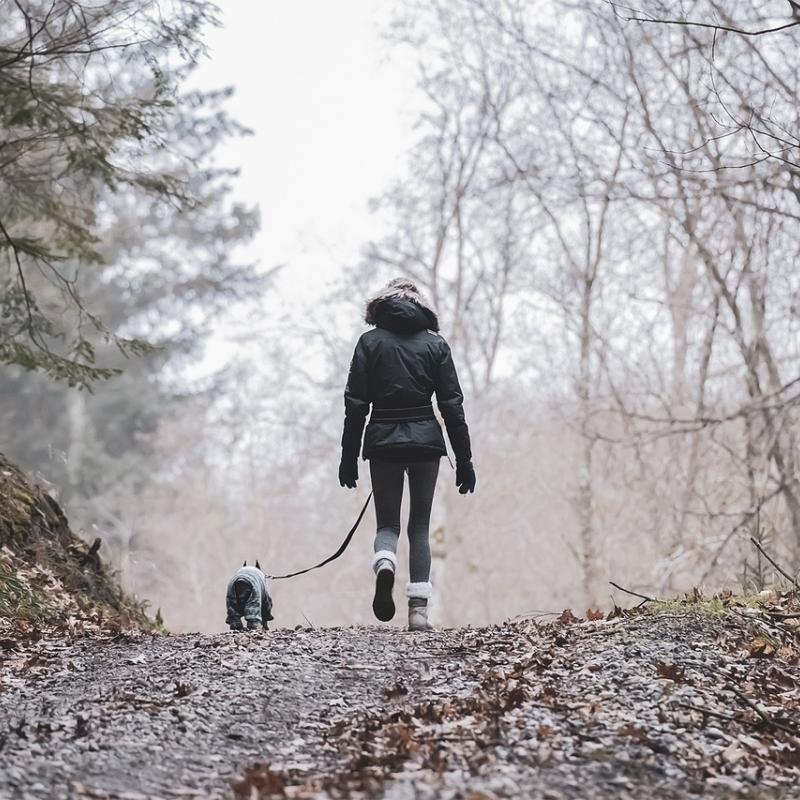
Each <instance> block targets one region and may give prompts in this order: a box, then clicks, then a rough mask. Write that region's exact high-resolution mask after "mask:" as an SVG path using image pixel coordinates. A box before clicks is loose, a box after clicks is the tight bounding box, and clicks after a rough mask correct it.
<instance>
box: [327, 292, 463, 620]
mask: <svg viewBox="0 0 800 800" xmlns="http://www.w3.org/2000/svg"><path fill="white" fill-rule="evenodd" d="M364 320H365V322H367V324H369V325H373V326H375V327H374V328H373V329H372V330H369V331H367V332H366V333H364V334H363V335H362V336H361V338H360V339H359V340H358V344H357V345H356V350H355V353H354V354H353V360H352V362H351V364H350V375H349V377H348V379H347V387H346V388H345V391H344V433H343V434H342V461H341V464H340V465H339V483H340V484H341V485H342V486H347V487H349V488H351V489H353V488H355V485H356V481H357V480H358V451H359V449H360V447H361V434H362V432H363V431H364V422H365V420H366V418H367V414H368V412H369V409H370V405H371V406H372V415H371V416H370V420H369V424H368V425H367V430H366V433H365V434H364V452H363V456H364V458H365V459H369V471H370V477H371V478H372V491H373V493H374V499H375V516H376V518H377V523H378V531H377V534H376V536H375V548H374V550H375V555H374V558H373V561H372V565H373V569H374V571H375V576H376V578H375V599H374V600H373V602H372V610H373V611H374V612H375V616H376V617H377V618H378V619H379V620H381V621H382V622H387V621H388V620H390V619H392V617H393V616H394V601H393V600H392V589H393V587H394V573H395V567H396V566H397V558H396V553H397V542H398V539H399V537H400V503H401V500H402V498H403V483H404V480H405V473H406V472H407V473H408V487H409V492H410V505H411V507H410V513H409V518H408V544H409V572H410V575H409V578H410V580H409V583H408V585H407V588H406V594H407V596H408V628H409V630H412V631H420V630H431V629H432V628H431V625H430V623H429V622H428V599H429V598H430V596H431V589H432V587H431V583H430V576H431V547H430V542H429V541H428V529H429V525H430V518H431V507H432V505H433V493H434V490H435V488H436V476H437V474H438V472H439V459H440V458H441V457H442V456H444V455H447V448H446V447H445V443H444V437H443V436H442V429H441V427H440V426H439V423H438V421H437V419H436V417H435V415H434V413H433V406H432V405H431V396H432V395H433V394H434V393H435V394H436V402H437V404H438V406H439V411H440V412H441V414H442V417H443V419H444V423H445V426H446V427H447V435H448V436H449V438H450V443H451V445H452V447H453V450H454V451H455V456H456V486H458V487H459V491H460V493H461V494H466V493H467V492H473V491H474V490H475V470H474V469H473V467H472V453H471V450H470V441H469V429H468V428H467V423H466V420H465V419H464V407H463V400H464V398H463V396H462V394H461V387H460V386H459V383H458V376H457V375H456V368H455V365H454V364H453V357H452V355H451V353H450V347H449V346H448V344H447V342H446V341H445V340H444V339H443V338H442V337H441V336H440V335H439V333H438V331H439V320H438V319H437V317H436V313H435V312H434V310H433V309H432V308H431V306H430V304H429V303H427V302H426V301H425V300H424V298H423V297H422V295H421V294H420V292H419V290H418V289H417V287H416V286H415V285H414V283H412V282H411V281H410V280H407V279H406V278H395V279H394V280H393V281H390V282H389V283H388V284H387V285H386V286H385V287H384V288H383V289H382V290H381V291H380V292H379V293H378V294H377V295H375V297H373V298H372V299H371V300H369V301H368V302H367V308H366V314H365V317H364Z"/></svg>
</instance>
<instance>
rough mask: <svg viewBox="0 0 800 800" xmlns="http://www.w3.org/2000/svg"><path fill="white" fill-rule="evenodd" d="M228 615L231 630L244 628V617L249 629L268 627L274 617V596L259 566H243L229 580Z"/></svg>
mask: <svg viewBox="0 0 800 800" xmlns="http://www.w3.org/2000/svg"><path fill="white" fill-rule="evenodd" d="M225 605H226V606H227V611H228V616H227V617H226V619H225V622H226V624H228V625H229V626H230V627H231V630H242V617H244V618H245V620H247V627H248V628H249V629H251V630H252V629H255V628H260V627H261V626H262V625H263V626H264V627H265V628H266V627H267V622H269V621H270V620H271V619H272V598H271V597H270V595H269V588H268V587H267V579H266V576H265V575H264V573H263V572H262V571H261V570H260V569H258V568H257V567H241V568H240V569H238V570H237V571H236V572H235V573H234V575H233V577H232V578H231V579H230V580H229V581H228V590H227V592H226V594H225Z"/></svg>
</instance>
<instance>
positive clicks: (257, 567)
mask: <svg viewBox="0 0 800 800" xmlns="http://www.w3.org/2000/svg"><path fill="white" fill-rule="evenodd" d="M256 569H261V564H259V563H258V559H256Z"/></svg>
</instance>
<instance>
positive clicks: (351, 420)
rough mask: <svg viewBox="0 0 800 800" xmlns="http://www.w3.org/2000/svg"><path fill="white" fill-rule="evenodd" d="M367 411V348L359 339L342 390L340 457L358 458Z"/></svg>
mask: <svg viewBox="0 0 800 800" xmlns="http://www.w3.org/2000/svg"><path fill="white" fill-rule="evenodd" d="M368 413H369V379H368V375H367V350H366V347H365V346H364V340H363V338H362V339H359V340H358V344H357V345H356V349H355V352H354V353H353V360H352V361H351V362H350V374H349V375H348V376H347V386H346V387H345V390H344V431H343V432H342V458H343V459H345V458H348V459H358V452H359V450H360V449H361V434H362V433H363V432H364V422H365V421H366V419H367V414H368Z"/></svg>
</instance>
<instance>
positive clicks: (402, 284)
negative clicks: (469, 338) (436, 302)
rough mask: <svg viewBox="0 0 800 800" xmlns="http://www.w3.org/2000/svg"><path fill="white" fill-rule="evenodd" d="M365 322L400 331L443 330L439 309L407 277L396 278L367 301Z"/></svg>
mask: <svg viewBox="0 0 800 800" xmlns="http://www.w3.org/2000/svg"><path fill="white" fill-rule="evenodd" d="M364 321H365V322H366V323H367V324H368V325H376V326H377V327H379V328H386V329H387V330H390V331H394V332H396V333H416V332H417V331H424V330H431V331H438V330H439V317H438V316H437V314H436V311H435V310H434V309H433V307H432V306H431V304H430V303H429V302H428V301H427V299H426V298H425V296H424V295H423V294H422V292H420V291H419V289H418V288H417V287H416V285H415V284H414V283H412V282H411V281H410V280H408V279H406V278H395V279H394V280H393V281H390V282H389V283H388V284H387V285H386V286H384V287H383V288H382V289H381V290H380V291H379V292H377V293H376V294H374V295H373V296H372V297H370V299H369V300H367V305H366V308H365V310H364Z"/></svg>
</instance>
